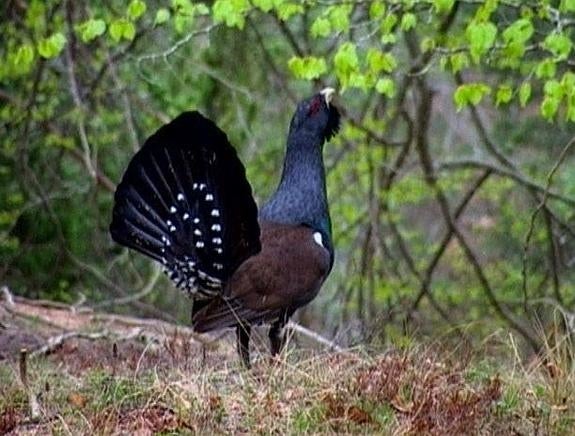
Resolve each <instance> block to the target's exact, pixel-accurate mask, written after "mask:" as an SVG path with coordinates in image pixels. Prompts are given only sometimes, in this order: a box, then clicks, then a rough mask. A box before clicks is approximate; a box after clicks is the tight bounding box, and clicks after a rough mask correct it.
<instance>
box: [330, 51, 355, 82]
mask: <svg viewBox="0 0 575 436" xmlns="http://www.w3.org/2000/svg"><path fill="white" fill-rule="evenodd" d="M333 64H334V66H335V73H336V75H337V77H338V79H339V80H340V82H341V83H342V85H343V88H345V87H346V86H347V85H348V83H349V79H350V76H351V74H352V73H354V72H357V70H358V69H359V59H358V57H357V50H356V46H355V44H353V43H351V42H346V43H344V44H342V45H341V46H340V47H339V48H338V50H337V53H336V54H335V56H334V57H333Z"/></svg>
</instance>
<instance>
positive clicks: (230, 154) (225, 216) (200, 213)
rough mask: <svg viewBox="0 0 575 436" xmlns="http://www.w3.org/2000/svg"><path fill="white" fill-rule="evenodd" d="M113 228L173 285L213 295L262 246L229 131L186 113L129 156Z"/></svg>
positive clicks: (118, 238)
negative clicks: (159, 267) (132, 155)
mask: <svg viewBox="0 0 575 436" xmlns="http://www.w3.org/2000/svg"><path fill="white" fill-rule="evenodd" d="M114 200H115V203H114V210H113V219H112V224H111V225H110V233H111V235H112V238H113V239H114V240H115V241H116V242H118V243H119V244H122V245H125V246H126V247H130V248H133V249H135V250H138V251H140V252H141V253H143V254H146V255H147V256H149V257H151V258H152V259H154V260H156V261H158V262H160V263H161V264H162V265H163V266H164V269H165V272H166V273H167V274H168V275H169V277H170V279H172V280H173V281H174V283H175V284H176V286H178V287H179V288H181V289H183V290H185V291H187V292H188V293H189V294H191V295H198V294H199V295H203V296H213V295H217V294H219V293H220V292H221V290H222V287H223V284H224V283H225V282H226V280H227V279H228V278H229V277H230V275H231V274H232V273H233V272H234V271H235V269H236V268H237V267H238V266H239V265H240V264H241V263H242V262H243V261H244V260H245V259H247V258H248V257H250V256H252V255H254V254H256V253H257V252H258V251H259V250H260V249H261V245H260V238H259V237H260V229H259V226H258V221H257V207H256V204H255V202H254V200H253V197H252V191H251V187H250V185H249V183H248V181H247V179H246V176H245V169H244V167H243V165H242V164H241V162H240V160H239V159H238V157H237V154H236V152H235V150H234V148H233V147H232V146H231V144H230V143H229V141H228V139H227V137H226V135H225V134H224V133H223V132H222V131H221V130H220V129H219V128H218V127H217V126H216V125H215V124H214V123H213V122H212V121H210V120H208V119H207V118H205V117H203V116H202V115H201V114H200V113H199V112H185V113H183V114H181V115H180V116H179V117H177V118H176V119H175V120H173V121H172V122H171V123H169V124H167V125H165V126H163V127H161V128H160V129H159V130H158V131H157V132H156V133H155V134H154V135H152V136H151V137H150V138H149V139H148V140H147V141H146V142H145V144H144V145H143V147H142V148H141V150H139V151H138V152H137V153H136V155H135V156H134V157H133V158H132V160H131V162H130V163H129V165H128V168H127V170H126V172H125V173H124V176H123V178H122V181H121V183H120V184H119V186H118V189H117V190H116V194H115V196H114Z"/></svg>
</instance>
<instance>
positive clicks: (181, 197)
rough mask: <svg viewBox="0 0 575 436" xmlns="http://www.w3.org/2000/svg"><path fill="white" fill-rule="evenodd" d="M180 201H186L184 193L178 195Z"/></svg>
mask: <svg viewBox="0 0 575 436" xmlns="http://www.w3.org/2000/svg"><path fill="white" fill-rule="evenodd" d="M178 201H184V194H182V193H179V194H178Z"/></svg>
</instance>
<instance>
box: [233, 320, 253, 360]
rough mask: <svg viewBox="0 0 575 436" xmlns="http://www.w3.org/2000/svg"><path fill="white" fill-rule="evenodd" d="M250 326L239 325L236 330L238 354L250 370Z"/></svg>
mask: <svg viewBox="0 0 575 436" xmlns="http://www.w3.org/2000/svg"><path fill="white" fill-rule="evenodd" d="M251 329H252V328H251V327H250V326H249V325H243V324H238V326H237V328H236V341H237V346H238V354H239V355H240V358H241V359H242V363H243V364H244V365H245V367H246V368H248V369H249V368H250V366H251V365H250V331H251Z"/></svg>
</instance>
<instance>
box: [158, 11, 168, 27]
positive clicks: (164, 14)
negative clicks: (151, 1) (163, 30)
mask: <svg viewBox="0 0 575 436" xmlns="http://www.w3.org/2000/svg"><path fill="white" fill-rule="evenodd" d="M169 19H170V11H169V10H167V9H166V8H160V9H158V11H157V12H156V18H155V20H154V26H161V25H162V24H165V23H166V22H167V21H168V20H169Z"/></svg>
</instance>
